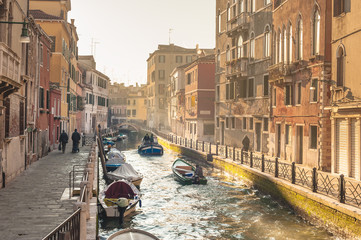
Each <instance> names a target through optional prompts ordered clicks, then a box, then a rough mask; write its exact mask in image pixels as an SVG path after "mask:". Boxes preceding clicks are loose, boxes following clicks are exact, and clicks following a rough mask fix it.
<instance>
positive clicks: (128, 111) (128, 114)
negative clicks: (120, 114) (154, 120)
mask: <svg viewBox="0 0 361 240" xmlns="http://www.w3.org/2000/svg"><path fill="white" fill-rule="evenodd" d="M127 116H128V117H130V110H129V109H128V110H127Z"/></svg>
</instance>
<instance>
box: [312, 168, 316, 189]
mask: <svg viewBox="0 0 361 240" xmlns="http://www.w3.org/2000/svg"><path fill="white" fill-rule="evenodd" d="M312 191H313V192H317V170H316V168H313V169H312Z"/></svg>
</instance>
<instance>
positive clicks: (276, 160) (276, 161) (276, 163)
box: [275, 157, 278, 177]
mask: <svg viewBox="0 0 361 240" xmlns="http://www.w3.org/2000/svg"><path fill="white" fill-rule="evenodd" d="M275 177H278V157H276V159H275Z"/></svg>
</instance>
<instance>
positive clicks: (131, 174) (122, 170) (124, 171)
mask: <svg viewBox="0 0 361 240" xmlns="http://www.w3.org/2000/svg"><path fill="white" fill-rule="evenodd" d="M108 175H113V176H115V177H120V178H122V179H127V180H128V181H134V180H137V179H139V178H141V177H142V175H141V174H140V173H138V172H137V171H136V170H135V169H134V168H133V166H132V165H130V164H129V163H123V164H122V165H121V166H120V167H118V168H117V169H116V170H114V171H113V172H109V173H108Z"/></svg>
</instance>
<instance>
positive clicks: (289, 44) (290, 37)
mask: <svg viewBox="0 0 361 240" xmlns="http://www.w3.org/2000/svg"><path fill="white" fill-rule="evenodd" d="M288 33H289V39H288V59H287V60H288V61H289V62H292V51H293V48H292V46H293V41H292V24H291V23H290V24H289V26H288Z"/></svg>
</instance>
